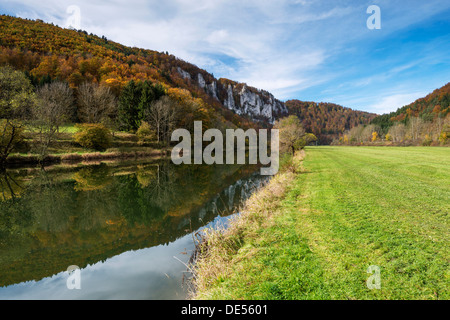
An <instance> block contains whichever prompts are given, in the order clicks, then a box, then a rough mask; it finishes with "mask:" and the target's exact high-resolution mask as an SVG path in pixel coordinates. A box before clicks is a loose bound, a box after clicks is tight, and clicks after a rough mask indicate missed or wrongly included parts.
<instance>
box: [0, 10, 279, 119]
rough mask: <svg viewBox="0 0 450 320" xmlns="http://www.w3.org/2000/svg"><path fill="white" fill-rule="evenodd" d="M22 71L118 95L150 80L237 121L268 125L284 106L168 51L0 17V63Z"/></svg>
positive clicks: (32, 76)
mask: <svg viewBox="0 0 450 320" xmlns="http://www.w3.org/2000/svg"><path fill="white" fill-rule="evenodd" d="M5 64H9V65H12V66H13V67H15V68H16V69H19V70H22V71H24V72H26V73H27V74H28V75H29V77H30V79H32V81H33V82H34V84H39V83H45V82H46V81H47V82H48V81H49V79H59V80H66V81H68V82H69V84H70V85H71V87H73V88H77V87H78V86H79V85H80V84H81V83H83V82H85V81H91V82H97V83H101V84H104V85H106V86H108V87H110V88H111V89H112V90H113V91H114V92H115V93H116V94H118V93H119V92H120V91H121V89H122V88H123V87H124V86H125V85H126V84H127V83H128V82H129V81H131V80H150V81H152V82H155V83H161V84H164V85H165V86H166V87H169V88H182V89H186V90H188V91H189V92H190V93H191V94H192V96H193V97H194V98H201V99H202V100H204V101H205V102H206V103H207V104H208V105H209V106H210V107H211V109H212V110H214V111H212V112H216V113H218V114H219V115H220V118H221V120H220V121H223V122H231V123H232V124H234V125H235V126H241V127H248V126H253V125H254V124H253V123H252V122H254V121H256V122H260V123H261V124H263V125H268V124H270V123H272V122H273V121H274V119H275V118H276V117H278V116H280V115H282V114H286V113H287V110H286V107H285V105H284V104H283V103H282V102H281V101H279V100H276V99H275V98H274V97H273V95H272V94H270V93H268V92H266V91H263V90H258V89H256V88H252V87H249V86H247V85H246V84H241V83H237V82H234V81H230V80H227V79H220V80H217V79H215V78H214V76H213V75H212V74H210V73H208V72H207V71H205V70H202V69H200V68H198V67H197V66H195V65H193V64H190V63H188V62H185V61H183V60H180V59H178V58H176V57H175V56H174V55H170V54H168V53H160V52H157V51H152V50H144V49H139V48H130V47H127V46H124V45H121V44H119V43H116V42H113V41H110V40H108V39H107V38H106V37H104V36H102V37H98V36H96V35H93V34H88V33H87V32H86V31H81V30H79V31H76V30H70V29H63V28H60V27H58V26H54V25H53V24H48V23H44V22H42V21H34V20H27V19H21V18H15V17H10V16H6V15H3V16H0V65H5Z"/></svg>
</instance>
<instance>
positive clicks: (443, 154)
mask: <svg viewBox="0 0 450 320" xmlns="http://www.w3.org/2000/svg"><path fill="white" fill-rule="evenodd" d="M448 159H450V150H449V149H448V148H421V147H417V148H416V147H414V148H395V147H392V148H373V147H372V148H371V147H361V148H357V147H310V148H307V149H306V157H305V158H304V161H303V163H302V169H301V170H299V172H297V173H291V172H284V173H280V174H279V175H278V176H276V177H275V178H274V179H273V180H272V182H271V183H270V184H269V185H268V186H267V187H266V188H265V189H263V190H261V191H260V192H259V193H256V194H255V195H254V196H253V197H252V198H251V199H250V201H249V202H248V203H247V205H246V207H245V209H244V210H243V214H242V215H241V216H240V218H238V219H237V220H235V221H234V222H233V223H232V225H231V227H230V228H229V229H227V230H226V231H225V232H224V233H218V232H212V231H211V232H210V233H209V235H208V243H207V245H205V246H204V247H203V254H202V256H201V258H200V259H199V261H198V263H197V265H196V271H197V274H196V280H195V284H196V286H197V291H196V293H195V294H194V296H193V298H196V299H283V300H290V299H448V298H449V291H448V288H449V261H448V257H449V242H448V241H449V219H448V214H449V212H450V204H449V201H448V200H449V199H450V190H449V188H448V185H450V170H449V162H448ZM372 265H376V266H378V267H379V268H380V270H381V273H380V279H381V289H380V290H377V289H374V290H370V289H368V287H367V284H366V282H367V280H368V278H369V277H370V276H371V274H369V273H367V269H368V267H369V266H372Z"/></svg>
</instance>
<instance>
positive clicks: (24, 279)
mask: <svg viewBox="0 0 450 320" xmlns="http://www.w3.org/2000/svg"><path fill="white" fill-rule="evenodd" d="M266 180H267V177H264V176H261V175H260V174H259V170H258V168H256V167H252V166H239V165H222V166H200V165H198V166H196V165H192V166H175V165H173V164H172V163H170V162H169V161H138V162H136V161H133V162H121V163H98V164H76V165H67V164H66V165H57V166H53V167H48V168H45V169H41V168H22V169H10V170H8V171H6V172H3V173H0V191H1V192H0V299H153V300H158V299H164V300H170V299H177V300H181V299H185V298H186V297H187V294H188V290H189V289H188V286H187V285H186V281H185V279H186V278H187V277H188V276H189V273H188V272H187V267H186V265H185V264H186V263H187V262H188V261H189V258H190V256H191V254H192V252H193V249H194V239H195V234H196V232H197V231H199V230H201V229H202V228H205V227H216V226H217V225H218V224H223V225H225V224H226V222H227V220H228V219H229V218H230V217H232V216H233V215H235V214H236V213H237V212H238V208H239V206H240V205H241V204H242V201H243V200H245V199H247V198H248V197H249V196H250V195H251V193H252V192H254V191H255V190H256V189H258V188H259V187H260V186H261V185H262V184H263V183H264V182H265V181H266ZM69 266H77V267H78V268H79V273H78V276H77V277H78V278H77V280H76V282H77V284H78V285H79V289H78V288H74V289H70V285H69V286H68V279H69V277H70V274H69V272H68V271H67V270H68V268H69ZM72 275H73V274H72Z"/></svg>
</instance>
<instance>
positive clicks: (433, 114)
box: [372, 82, 450, 131]
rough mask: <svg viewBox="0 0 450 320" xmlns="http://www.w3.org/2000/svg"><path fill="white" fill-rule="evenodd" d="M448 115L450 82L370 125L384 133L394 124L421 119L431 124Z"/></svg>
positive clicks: (382, 116) (449, 108)
mask: <svg viewBox="0 0 450 320" xmlns="http://www.w3.org/2000/svg"><path fill="white" fill-rule="evenodd" d="M449 113H450V82H449V83H447V84H446V85H445V86H443V87H441V88H439V89H436V90H434V91H433V92H432V93H430V94H429V95H427V96H426V97H424V98H420V99H417V100H416V101H414V102H413V103H411V104H409V105H406V106H404V107H402V108H399V109H398V110H397V111H395V112H391V113H389V114H384V115H381V116H378V117H376V118H375V119H373V121H372V124H374V125H379V126H380V127H381V128H382V129H383V130H385V131H386V130H387V129H389V128H390V127H391V126H393V125H394V124H395V123H396V122H399V123H403V124H407V123H408V121H409V119H410V118H421V119H422V120H423V121H425V122H432V121H434V120H436V119H437V118H440V119H444V118H445V117H446V116H447V115H448V114H449Z"/></svg>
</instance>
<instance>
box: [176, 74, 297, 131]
mask: <svg viewBox="0 0 450 320" xmlns="http://www.w3.org/2000/svg"><path fill="white" fill-rule="evenodd" d="M178 73H179V74H180V75H181V76H182V77H183V79H185V81H192V82H194V83H195V84H196V85H197V86H199V87H200V88H202V89H203V90H205V92H206V93H207V94H208V95H209V96H211V97H213V98H214V99H216V100H218V101H219V102H221V103H222V104H223V105H224V106H225V107H226V108H228V109H229V110H231V111H233V112H235V113H236V114H238V115H241V116H248V117H250V119H251V120H253V121H255V122H269V123H272V124H273V123H274V122H275V120H276V119H278V118H279V117H281V116H285V115H287V113H288V110H287V107H286V105H285V104H284V103H283V102H281V101H280V100H277V99H275V97H274V96H273V95H272V94H271V93H269V92H267V91H264V90H259V89H256V88H253V87H250V86H248V85H247V84H245V83H238V82H235V81H231V80H228V79H223V78H221V79H219V80H216V79H215V78H214V77H213V76H211V75H209V74H202V73H197V74H190V73H189V72H187V71H185V70H183V69H181V68H180V67H178ZM208 80H209V81H208Z"/></svg>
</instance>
